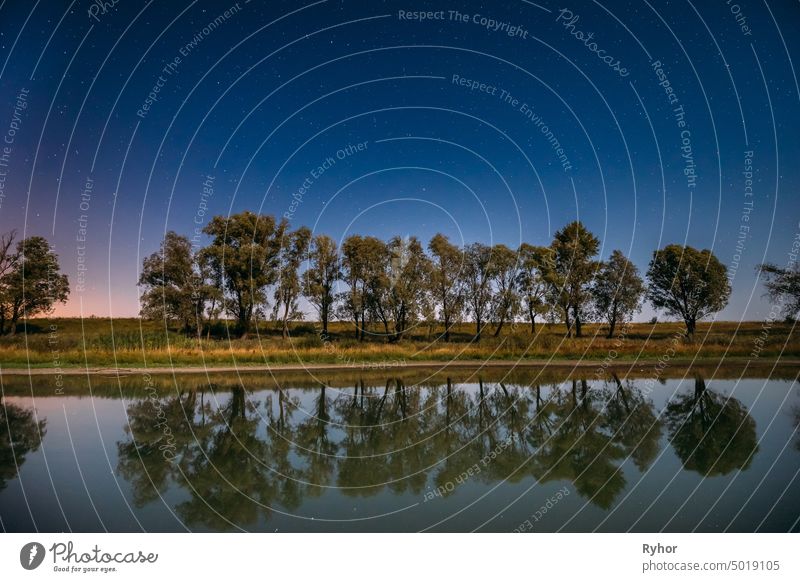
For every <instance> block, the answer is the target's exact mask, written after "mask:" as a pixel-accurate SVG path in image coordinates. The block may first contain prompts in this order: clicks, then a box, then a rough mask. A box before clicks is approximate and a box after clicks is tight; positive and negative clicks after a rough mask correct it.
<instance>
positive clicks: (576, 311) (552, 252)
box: [139, 211, 731, 342]
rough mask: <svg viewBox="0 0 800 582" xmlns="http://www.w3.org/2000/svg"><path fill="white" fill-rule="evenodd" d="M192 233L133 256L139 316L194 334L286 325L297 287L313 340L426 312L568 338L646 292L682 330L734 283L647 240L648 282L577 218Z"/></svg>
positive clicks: (216, 224) (491, 329)
mask: <svg viewBox="0 0 800 582" xmlns="http://www.w3.org/2000/svg"><path fill="white" fill-rule="evenodd" d="M203 232H204V233H205V234H206V235H208V236H209V237H210V238H211V242H210V243H209V244H208V245H207V246H205V247H202V248H200V247H198V246H193V245H192V242H191V241H190V240H189V239H188V238H187V237H185V236H182V235H179V234H177V233H175V232H168V233H167V234H166V236H165V238H164V240H163V242H162V244H161V247H160V248H159V250H158V251H156V252H155V253H153V254H152V255H150V256H149V257H147V258H145V259H144V262H143V265H142V272H141V277H140V279H139V284H140V285H141V287H142V289H143V292H142V295H141V302H142V315H143V316H145V317H150V318H159V319H167V320H174V321H178V322H180V323H181V326H182V328H183V330H184V331H185V332H187V333H197V334H198V335H201V334H202V332H203V329H204V328H205V329H207V326H208V324H209V322H211V321H212V320H214V319H216V318H218V317H220V316H222V315H225V316H227V317H229V318H232V319H233V320H234V321H235V327H236V331H237V332H238V333H239V334H240V335H241V336H247V334H248V333H249V332H250V330H251V328H252V325H253V322H254V321H255V320H265V319H270V318H271V319H272V320H273V321H275V322H276V323H277V325H279V326H280V329H281V330H282V334H283V336H284V337H287V336H288V334H289V329H290V323H291V322H292V321H296V320H300V319H302V318H303V313H302V311H301V309H300V307H299V302H300V300H301V298H303V297H305V298H306V299H307V300H308V302H309V303H310V304H311V305H312V306H313V307H314V309H315V310H316V312H317V317H318V321H319V325H320V330H319V333H320V336H321V337H322V338H323V339H326V338H328V337H329V331H328V327H329V323H330V322H331V321H334V320H341V321H350V322H352V324H353V329H354V332H355V335H356V337H357V338H358V339H359V340H364V339H365V338H366V337H367V335H368V334H371V333H378V334H380V335H382V336H384V337H385V338H386V339H387V340H388V341H389V342H398V341H400V340H402V339H403V338H404V336H405V335H406V334H407V333H408V331H409V330H410V329H411V328H412V326H414V325H417V324H420V323H424V322H428V323H429V324H441V325H442V326H443V328H444V331H443V335H442V338H443V339H444V341H450V339H451V330H452V328H453V326H454V325H455V324H457V323H460V322H464V321H471V322H474V325H475V334H474V338H475V339H476V340H480V338H481V336H482V335H483V334H485V333H491V334H493V335H494V336H497V335H499V334H500V333H501V331H502V330H503V328H504V327H506V326H509V325H517V324H519V323H520V322H526V323H527V324H528V325H529V326H530V332H531V333H532V334H534V333H536V324H537V320H539V321H544V320H546V321H561V322H563V323H564V324H565V325H566V333H567V336H569V337H572V336H575V337H581V336H582V335H583V327H582V326H583V324H584V323H585V322H588V321H600V322H605V323H606V324H607V325H608V337H613V335H614V333H615V331H616V330H617V328H618V326H620V325H621V324H624V323H625V322H628V321H630V320H631V319H632V318H633V316H634V315H635V314H636V313H637V312H638V311H639V310H640V309H641V307H642V304H643V302H644V301H645V300H649V301H650V302H651V304H652V305H653V306H654V307H655V308H656V309H658V310H660V311H663V312H664V313H666V314H667V315H669V316H672V317H678V318H680V319H682V320H683V321H684V323H685V324H686V335H687V336H688V337H689V338H691V337H692V336H693V335H694V332H695V329H696V324H697V321H698V320H700V319H702V318H704V317H707V316H709V315H711V314H713V313H715V312H717V311H719V310H720V309H722V308H723V307H725V305H726V304H727V301H728V298H729V296H730V292H731V288H730V284H729V281H728V278H727V269H726V267H725V266H724V265H723V264H722V263H720V261H719V260H718V259H717V257H716V256H714V254H713V253H711V251H709V250H697V249H694V248H692V247H688V246H681V245H667V246H666V247H664V248H663V249H660V250H658V251H655V252H654V253H653V258H652V260H651V261H650V264H649V268H648V270H647V273H646V278H647V284H645V281H644V280H643V278H642V276H641V275H640V273H639V270H638V268H637V267H636V265H634V264H633V263H632V262H631V261H630V260H629V259H628V258H627V257H626V256H625V255H624V254H623V253H622V252H621V251H619V250H614V251H613V252H612V253H611V255H610V256H609V258H608V260H605V261H601V260H599V259H598V253H599V250H600V241H599V239H598V238H597V237H596V236H595V235H594V234H593V233H591V232H590V231H589V230H588V229H587V228H586V227H585V226H584V225H583V224H582V223H581V222H579V221H575V222H572V223H570V224H568V225H566V226H565V227H563V228H562V229H560V230H559V231H557V232H556V233H555V235H554V236H553V240H552V242H551V243H550V245H548V246H535V245H531V244H528V243H522V244H521V245H520V246H519V248H516V249H513V248H509V247H508V246H506V245H503V244H497V245H486V244H482V243H479V242H476V243H471V244H466V245H465V246H463V247H459V246H457V245H455V244H453V243H452V242H451V241H450V240H448V238H447V237H446V236H444V235H442V234H436V235H435V236H434V237H433V238H432V239H431V240H430V241H429V242H428V245H427V247H424V246H423V244H422V242H421V241H420V240H419V239H418V238H417V237H414V236H410V237H405V238H404V237H400V236H394V237H392V238H390V239H388V240H381V239H379V238H377V237H373V236H361V235H357V234H354V235H351V236H348V237H347V238H345V239H344V240H343V241H342V242H341V248H340V247H339V245H338V244H337V242H336V241H335V240H334V239H332V238H331V237H329V236H327V235H325V234H317V235H313V233H312V232H311V231H310V230H309V229H308V228H307V227H305V226H301V227H299V228H297V229H292V228H291V227H290V225H289V223H288V221H286V220H280V221H277V220H276V219H275V218H274V217H273V216H270V215H259V214H255V213H252V212H247V211H245V212H241V213H239V214H234V215H231V216H228V217H223V216H216V217H214V218H213V219H211V221H210V222H209V223H208V224H207V226H206V227H205V228H204V230H203ZM375 330H379V331H377V332H376V331H375Z"/></svg>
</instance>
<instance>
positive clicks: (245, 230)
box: [202, 211, 288, 337]
mask: <svg viewBox="0 0 800 582" xmlns="http://www.w3.org/2000/svg"><path fill="white" fill-rule="evenodd" d="M287 228H288V222H286V221H285V220H281V222H279V223H276V222H275V218H274V217H273V216H269V215H265V214H261V215H259V214H254V213H253V212H249V211H245V212H240V213H239V214H232V215H230V216H227V217H225V216H215V217H214V218H212V219H211V221H210V222H209V223H208V224H207V225H206V227H205V228H204V229H203V232H204V233H205V234H207V235H210V236H212V237H214V238H213V240H212V241H211V244H210V245H209V246H207V247H206V248H204V249H203V251H202V253H203V255H204V258H205V259H206V260H207V261H208V264H209V266H210V267H211V269H212V270H213V272H214V274H215V276H216V277H217V278H218V279H219V280H220V281H221V282H222V285H223V291H224V296H223V300H224V305H225V308H226V309H227V311H228V313H230V314H231V315H232V316H233V317H235V318H236V322H237V330H238V332H239V333H240V334H241V335H242V337H247V334H248V332H249V331H250V326H251V323H252V320H253V316H254V315H256V314H257V313H259V311H260V310H262V309H263V308H264V307H265V306H266V303H267V298H266V288H267V287H268V286H269V285H272V284H274V283H275V282H276V281H277V279H278V266H279V255H280V250H281V241H282V240H283V237H284V236H285V233H286V230H287Z"/></svg>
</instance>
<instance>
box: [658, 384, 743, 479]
mask: <svg viewBox="0 0 800 582" xmlns="http://www.w3.org/2000/svg"><path fill="white" fill-rule="evenodd" d="M664 418H665V422H666V425H667V427H668V430H669V437H670V441H671V442H672V446H673V447H674V449H675V452H676V453H677V454H678V457H679V458H680V459H681V461H682V462H683V467H684V468H685V469H689V470H692V471H697V472H698V473H700V474H701V475H704V476H706V477H711V476H714V475H725V474H727V473H729V472H731V471H733V470H734V469H739V470H742V471H744V470H745V469H747V468H748V467H749V466H750V462H751V461H752V460H753V456H754V455H755V453H756V452H757V451H758V443H757V440H756V423H755V421H754V420H753V418H752V417H751V416H750V414H749V413H748V412H747V408H746V407H745V406H744V405H743V404H742V403H741V402H739V400H737V399H736V398H734V397H732V396H730V397H726V396H723V395H721V394H718V393H716V392H714V391H713V390H711V389H710V388H707V387H706V383H705V380H703V379H702V378H700V377H697V378H696V379H695V384H694V391H693V392H689V393H686V394H683V395H681V396H679V397H677V398H675V399H674V400H673V401H672V402H670V403H669V404H668V405H667V408H666V410H665V412H664Z"/></svg>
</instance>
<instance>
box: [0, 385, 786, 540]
mask: <svg viewBox="0 0 800 582" xmlns="http://www.w3.org/2000/svg"><path fill="white" fill-rule="evenodd" d="M354 384H355V383H354ZM374 384H375V383H373V386H371V387H370V386H366V387H365V389H364V390H363V391H362V390H360V389H357V388H356V387H354V386H351V387H347V388H333V387H328V388H327V389H326V390H325V393H324V396H325V400H324V405H323V403H322V401H321V398H320V397H321V395H322V391H321V390H320V389H318V388H316V389H309V388H302V389H300V388H285V389H284V390H283V391H282V392H279V391H277V390H273V389H268V390H260V391H254V392H249V393H245V392H242V391H239V392H235V393H232V392H230V391H220V392H218V393H216V394H215V393H213V392H211V391H209V390H206V391H205V392H193V391H189V390H187V391H185V392H183V393H182V395H181V399H182V400H181V402H183V407H181V406H180V405H179V404H178V403H177V401H176V399H175V396H174V392H172V394H173V396H172V397H170V398H168V397H165V398H164V399H162V401H161V406H162V410H163V411H164V414H165V415H166V418H167V419H168V422H167V425H168V426H169V427H170V429H169V430H170V431H173V433H174V439H175V440H174V449H173V448H171V447H172V445H170V444H169V441H168V439H167V436H169V435H167V436H165V435H164V432H163V430H162V427H157V426H155V425H156V422H157V420H156V416H155V412H156V410H155V409H154V408H153V407H152V405H151V404H148V403H147V402H145V401H142V400H121V399H115V398H90V397H88V396H82V397H77V396H72V397H53V398H37V399H36V412H37V415H38V418H39V420H44V419H46V422H45V426H46V434H45V437H44V442H43V446H42V447H41V448H39V449H38V450H35V451H33V452H28V453H27V454H25V455H24V457H25V458H24V461H23V463H22V466H21V469H20V475H19V477H18V478H17V477H14V474H15V469H14V468H13V457H12V456H10V455H9V451H8V440H7V439H5V440H3V441H2V446H3V447H4V448H5V450H4V451H2V455H0V459H2V461H3V463H4V464H5V465H8V466H4V467H3V472H2V475H3V477H4V479H5V480H6V481H7V484H6V487H5V488H4V489H3V490H1V491H0V517H2V521H3V527H4V528H5V529H6V530H9V531H14V530H32V529H34V528H38V529H40V530H50V531H59V530H69V529H70V528H71V529H73V530H75V531H84V530H102V529H103V528H106V529H108V530H109V531H127V530H139V529H145V530H148V531H152V530H167V531H172V530H177V531H181V530H183V529H192V530H207V529H229V530H235V529H236V528H237V527H240V528H242V529H247V530H266V531H273V530H279V531H285V530H312V531H316V530H322V531H339V530H345V531H349V530H388V531H397V530H419V529H425V528H430V527H432V528H434V529H446V530H455V531H461V530H472V529H475V528H479V527H483V528H484V529H488V530H499V531H510V530H512V529H514V528H515V527H517V526H518V525H519V524H520V523H521V522H522V521H524V520H525V519H529V518H531V516H532V515H534V514H535V513H536V512H537V510H539V509H540V508H541V507H542V506H543V505H544V504H545V503H546V502H547V500H548V498H551V497H553V496H555V495H556V493H557V492H558V491H559V490H560V489H562V488H563V487H566V488H567V490H568V491H569V492H570V494H569V495H567V496H565V497H563V498H561V499H559V500H558V501H557V503H556V504H555V505H554V506H553V507H552V508H551V509H549V510H548V511H547V512H546V513H545V514H543V515H539V521H537V522H535V523H534V524H533V525H534V530H539V531H550V530H557V529H560V528H563V529H565V530H569V531H592V530H594V529H601V530H611V531H625V530H628V529H631V528H633V529H636V530H642V531H654V530H661V529H666V530H673V531H687V530H692V529H694V528H697V529H698V530H699V531H720V530H724V529H726V528H728V529H730V530H733V531H752V530H755V529H757V528H760V529H763V530H768V531H771V530H775V531H785V530H787V529H789V528H791V527H794V528H795V529H797V524H796V523H795V520H797V518H798V516H800V493H798V488H797V487H795V486H794V485H795V477H796V474H797V472H798V470H800V455H799V454H798V445H797V443H798V440H797V437H796V424H795V423H796V416H795V415H796V412H795V411H796V409H797V407H798V406H800V396H798V393H797V390H795V389H794V388H793V387H792V384H791V383H790V382H786V381H773V380H771V381H766V382H765V381H763V380H756V379H745V380H741V381H740V382H739V383H738V385H737V383H736V381H733V380H714V381H709V382H707V383H702V382H697V381H696V380H695V379H688V380H684V381H682V382H681V381H680V380H668V381H667V382H666V384H665V385H660V384H656V385H655V388H654V389H653V393H652V394H651V395H650V398H645V396H644V395H643V394H642V387H644V386H645V381H643V380H633V381H631V382H623V384H622V387H621V388H619V387H618V386H617V385H616V384H615V383H614V382H609V383H607V384H602V383H595V382H588V383H587V384H586V385H585V386H584V385H583V383H582V382H580V381H577V382H576V383H575V384H574V386H573V384H572V383H571V382H562V383H560V384H556V385H545V386H541V387H540V389H539V390H538V393H537V389H536V388H534V387H530V386H527V387H522V386H519V385H515V384H505V385H504V386H501V385H499V384H495V383H489V382H486V383H484V384H483V387H482V388H481V386H480V385H479V384H476V383H469V384H453V385H452V388H451V390H450V392H449V397H448V390H447V386H445V385H442V386H437V387H434V388H431V387H416V386H413V385H411V384H406V385H398V384H397V383H396V382H394V381H391V382H389V383H388V384H381V385H374ZM704 386H705V389H703V388H704ZM504 388H505V389H504ZM731 396H732V397H733V398H731V399H729V397H731ZM5 402H6V404H7V407H8V410H9V411H10V412H8V416H9V418H12V417H13V418H12V419H16V421H15V422H16V425H14V426H16V427H17V428H16V429H12V435H13V433H14V430H17V432H18V433H19V431H24V430H28V431H29V432H30V430H31V429H32V428H34V429H35V425H32V424H31V423H33V422H34V420H33V418H32V417H31V418H29V419H28V420H27V421H25V419H24V412H25V411H29V410H30V408H31V399H30V398H24V397H7V398H6V399H5ZM184 410H185V411H186V417H184ZM189 411H192V412H193V416H192V414H190V412H189ZM12 413H16V414H17V416H13V414H12ZM126 414H127V417H128V418H129V419H130V422H131V426H132V433H133V434H134V435H136V437H137V440H138V444H139V448H138V449H137V447H136V446H134V444H133V441H132V439H131V432H129V431H126ZM20 415H22V416H20ZM658 418H660V420H657V419H658ZM67 419H68V420H69V425H68V427H67V422H66V420H67ZM715 419H716V420H715ZM25 422H27V423H28V424H27V425H25ZM190 423H191V424H190ZM4 424H5V423H4ZM12 424H13V423H12ZM23 425H25V426H23ZM25 427H27V428H25ZM708 427H711V429H710V431H709V433H708V434H709V436H706V437H705V438H703V439H701V438H700V437H702V435H703V434H704V432H705V431H706V430H707V428H708ZM3 430H4V431H5V426H4V429H3ZM34 432H35V430H34ZM19 434H21V433H19ZM13 438H14V440H15V442H16V443H17V445H18V446H24V445H25V441H24V440H21V438H20V437H19V436H14V437H13ZM670 439H671V441H672V442H671V443H670ZM33 440H35V439H33ZM164 445H169V446H166V447H165V446H164ZM159 446H161V449H162V450H159ZM165 449H166V450H169V451H172V450H174V452H175V455H176V461H175V462H174V463H170V462H169V461H167V460H165V459H164V455H163V454H162V451H163V450H165ZM754 449H755V450H756V451H757V452H756V453H755V455H753V456H750V452H751V451H753V450H754ZM493 452H494V453H495V455H496V456H495V458H494V459H493V460H487V461H486V462H484V461H482V459H488V458H489V455H491V454H492V453H493ZM139 455H141V458H142V459H144V463H143V462H142V461H141V460H140V459H139ZM9 461H11V463H10V464H9ZM476 467H477V468H478V469H479V470H477V471H476V470H475V468H476ZM145 468H146V471H145ZM470 468H473V471H472V473H473V474H472V475H469V474H468V472H469V469H470ZM703 475H708V477H705V478H704V477H703ZM150 479H152V480H153V482H155V483H156V485H157V489H156V488H155V487H154V486H153V485H152V484H151V483H150ZM537 479H538V481H539V482H538V483H537ZM234 488H237V489H239V490H240V491H241V492H242V493H244V495H243V494H242V493H237V492H236V490H235V489H234ZM437 488H438V490H439V491H440V492H442V493H443V495H434V494H433V491H436V490H437ZM54 490H55V491H57V494H58V495H57V496H56V495H55V494H54ZM31 516H32V517H31ZM298 516H299V517H298ZM532 521H533V520H532Z"/></svg>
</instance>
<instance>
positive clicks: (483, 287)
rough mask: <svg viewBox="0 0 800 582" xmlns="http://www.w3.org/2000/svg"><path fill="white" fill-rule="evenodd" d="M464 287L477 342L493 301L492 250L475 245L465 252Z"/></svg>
mask: <svg viewBox="0 0 800 582" xmlns="http://www.w3.org/2000/svg"><path fill="white" fill-rule="evenodd" d="M464 259H465V260H464V271H463V272H464V286H465V293H466V301H467V306H468V308H469V312H470V313H471V315H472V317H474V318H475V340H476V341H477V340H480V339H481V331H482V329H483V324H484V322H485V320H486V317H487V315H488V313H489V305H490V302H491V300H492V249H491V247H488V246H486V245H484V244H481V243H473V244H471V245H469V246H467V248H466V249H465V250H464Z"/></svg>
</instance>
